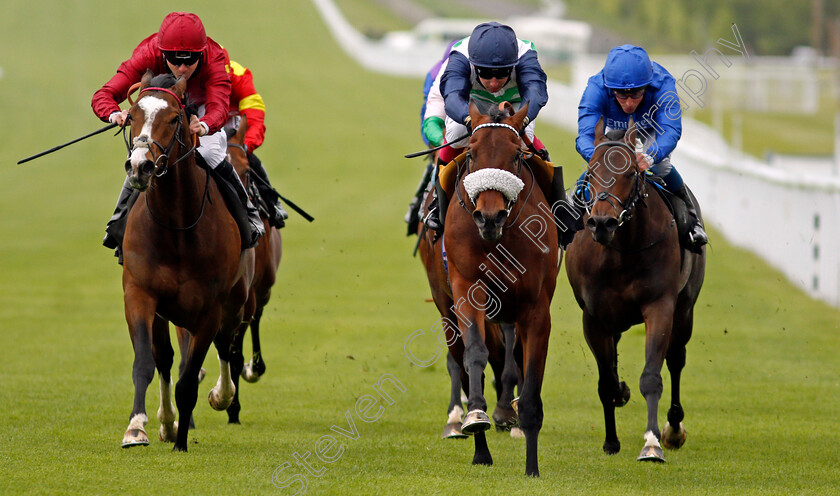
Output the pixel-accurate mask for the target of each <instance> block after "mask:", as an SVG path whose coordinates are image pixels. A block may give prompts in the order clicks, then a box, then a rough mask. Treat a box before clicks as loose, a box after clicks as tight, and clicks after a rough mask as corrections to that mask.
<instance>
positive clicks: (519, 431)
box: [510, 427, 525, 439]
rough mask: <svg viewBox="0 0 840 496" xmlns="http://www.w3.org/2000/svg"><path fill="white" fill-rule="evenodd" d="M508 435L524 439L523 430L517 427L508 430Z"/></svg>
mask: <svg viewBox="0 0 840 496" xmlns="http://www.w3.org/2000/svg"><path fill="white" fill-rule="evenodd" d="M510 437H512V438H514V439H525V431H523V430H522V429H520V428H519V427H514V428H512V429H511V430H510Z"/></svg>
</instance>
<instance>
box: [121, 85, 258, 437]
mask: <svg viewBox="0 0 840 496" xmlns="http://www.w3.org/2000/svg"><path fill="white" fill-rule="evenodd" d="M185 91H186V79H184V78H178V79H177V80H175V78H174V76H172V75H161V76H157V77H155V78H154V79H152V74H151V72H147V73H146V75H144V76H143V79H142V82H141V86H140V93H139V96H138V100H137V102H136V103H134V104H133V105H132V107H131V109H130V112H129V119H130V123H131V133H130V144H129V143H128V142H127V143H126V144H127V146H129V158H128V160H126V173H127V174H128V177H129V181H130V183H131V186H132V187H133V188H135V189H137V190H139V191H142V193H141V194H140V196H139V197H138V200H137V205H136V208H132V209H131V212H130V213H129V215H128V221H127V225H126V230H125V238H124V240H123V254H124V264H123V291H124V294H125V298H124V299H125V317H126V322H127V323H128V329H129V333H130V335H131V339H132V344H133V346H134V369H133V373H132V377H133V382H134V407H133V409H132V413H131V419H130V423H129V426H128V429H127V430H126V433H125V436H124V438H123V443H122V445H123V446H124V447H128V446H134V445H145V444H148V443H149V440H148V437H147V436H146V432H145V424H146V422H147V417H146V411H145V396H146V389H147V388H148V386H149V383H150V382H151V381H152V378H153V377H154V372H155V367H156V368H157V371H158V374H159V375H160V390H161V406H160V409H159V410H158V419H159V420H160V422H161V426H160V438H161V440H163V441H174V442H175V445H174V450H176V451H187V434H188V431H189V429H188V428H187V425H188V423H189V419H190V417H191V415H192V411H193V409H194V407H195V404H196V400H197V396H198V376H199V370H200V368H201V365H202V362H203V361H204V358H205V356H206V354H207V351H208V349H209V347H210V344H211V343H214V344H215V345H216V349H217V351H218V354H219V362H220V366H221V374H220V377H219V382H218V385H217V387H216V388H214V389H213V390H212V391H211V393H210V398H209V399H210V403H211V405H212V406H213V408H215V409H217V410H223V409H225V408H227V406H228V405H229V404H230V402H231V400H232V399H233V395H234V385H233V382H232V380H231V377H230V367H229V365H228V362H229V354H230V348H231V342H232V339H233V334H234V332H235V330H236V329H237V327H239V325H240V323H241V322H242V319H243V315H244V309H245V301H246V299H247V297H248V291H249V288H250V287H251V281H252V280H253V277H254V250H252V249H248V250H242V249H241V242H240V236H239V229H238V227H237V225H236V222H235V221H234V219H233V217H232V216H231V214H230V213H229V212H228V210H227V207H226V206H225V202H224V201H221V200H222V196H221V194H220V192H219V189H218V188H217V186H216V183H215V182H214V181H213V180H211V178H210V175H209V173H208V172H207V171H205V170H204V169H202V168H200V167H199V166H197V165H196V160H195V156H194V153H195V149H194V147H193V146H191V145H190V133H189V121H188V117H187V113H186V112H185V110H184V106H183V104H182V101H183V99H184V95H185ZM168 322H172V323H173V324H175V325H176V326H179V327H183V328H185V329H187V330H188V331H189V333H190V334H191V340H190V343H189V347H188V349H187V350H186V366H185V370H184V373H183V374H181V377H180V379H179V380H178V383H177V385H176V386H175V401H176V404H177V407H178V414H179V416H180V419H181V422H180V423H181V425H182V428H180V429H179V428H178V423H177V422H176V421H175V410H174V408H173V405H172V400H171V375H170V369H171V367H172V362H173V356H174V352H173V350H172V344H171V341H170V336H169V325H168Z"/></svg>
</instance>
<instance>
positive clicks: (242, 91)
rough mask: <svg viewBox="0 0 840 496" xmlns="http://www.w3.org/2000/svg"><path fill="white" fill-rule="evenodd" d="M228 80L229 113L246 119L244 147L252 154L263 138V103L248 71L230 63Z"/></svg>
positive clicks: (233, 62) (232, 62) (234, 63)
mask: <svg viewBox="0 0 840 496" xmlns="http://www.w3.org/2000/svg"><path fill="white" fill-rule="evenodd" d="M230 79H231V85H232V86H231V92H230V103H231V111H234V112H237V113H239V115H244V116H245V117H246V118H247V119H248V131H247V132H246V133H245V145H246V146H247V147H248V150H249V151H251V152H253V151H254V150H256V149H257V148H258V147H259V146H260V145H262V143H263V139H264V138H265V103H264V102H263V99H262V96H261V95H260V94H259V93H257V89H256V88H255V87H254V76H253V74H252V73H251V70H250V69H248V68H247V67H243V66H242V65H240V64H238V63H236V62H235V61H231V63H230Z"/></svg>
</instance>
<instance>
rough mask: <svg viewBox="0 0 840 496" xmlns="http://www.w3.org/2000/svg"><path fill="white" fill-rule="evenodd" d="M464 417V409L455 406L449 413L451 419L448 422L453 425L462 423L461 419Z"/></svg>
mask: <svg viewBox="0 0 840 496" xmlns="http://www.w3.org/2000/svg"><path fill="white" fill-rule="evenodd" d="M463 416H464V409H463V408H461V407H460V406H458V405H455V408H453V409H452V411H451V412H449V419H448V420H447V421H446V422H447V423H448V424H452V423H459V424H460V423H461V418H462V417H463Z"/></svg>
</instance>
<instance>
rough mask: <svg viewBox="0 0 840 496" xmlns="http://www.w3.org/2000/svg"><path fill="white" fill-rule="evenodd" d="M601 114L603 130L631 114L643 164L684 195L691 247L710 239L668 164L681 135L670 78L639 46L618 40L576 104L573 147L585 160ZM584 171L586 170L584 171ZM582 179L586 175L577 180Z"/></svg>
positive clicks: (624, 124) (677, 104)
mask: <svg viewBox="0 0 840 496" xmlns="http://www.w3.org/2000/svg"><path fill="white" fill-rule="evenodd" d="M602 117H603V119H604V124H605V132H607V131H610V130H614V129H625V130H626V129H627V124H628V121H629V120H630V117H632V118H633V121H634V122H635V123H636V126H637V129H639V131H640V137H641V138H643V142H644V147H645V152H644V153H639V154H637V157H636V158H637V160H638V161H639V165H640V167H641V168H642V169H649V170H650V171H651V172H652V173H653V174H655V175H656V176H659V177H660V178H662V180H663V181H664V183H665V189H667V190H668V191H669V192H671V193H672V194H674V195H675V196H677V197H678V198H680V199H681V200H683V201H684V202H685V204H686V207H687V209H688V214H689V217H690V222H691V226H690V231H689V237H690V242H691V244H692V245H693V246H692V248H695V249H697V248H699V247H701V246H702V245H704V244H706V243H708V241H709V238H708V236H707V235H706V232H705V231H704V229H703V225H702V222H701V221H700V219H699V218H698V216H697V209H696V207H695V205H694V202H693V201H692V198H691V195H690V194H689V193H688V190H687V189H686V187H685V184H684V182H683V179H682V177H681V176H680V174H679V172H677V169H676V168H675V167H674V166H673V165H672V164H671V160H670V156H671V152H672V151H674V148H675V147H676V146H677V142H678V141H679V139H680V135H681V134H682V117H681V113H680V102H679V96H678V95H677V89H676V85H675V80H674V77H673V76H672V75H671V74H670V73H669V72H668V71H667V70H666V69H665V68H664V67H662V66H661V65H659V64H657V63H656V62H651V60H650V58H649V57H648V54H647V52H645V50H644V49H643V48H641V47H638V46H633V45H622V46H618V47H615V48H613V49H612V50H610V53H609V55H608V56H607V62H606V64H605V65H604V68H603V69H602V70H601V71H600V72H598V73H597V74H595V75H594V76H592V77H590V78H589V82H588V84H587V85H586V90H584V92H583V96H582V97H581V99H580V105H578V136H577V140H576V141H575V143H576V148H577V151H578V153H580V155H581V157H583V158H584V160H586V161H587V163H588V162H589V160H590V159H591V158H592V154H593V153H594V151H595V145H594V142H595V126H596V125H597V124H598V120H599V119H601V118H602ZM584 174H585V173H584ZM584 181H585V179H584V175H581V177H580V179H579V180H578V192H579V193H580V192H581V191H580V190H582V189H583V188H581V187H580V185H582V184H583V182H584Z"/></svg>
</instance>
